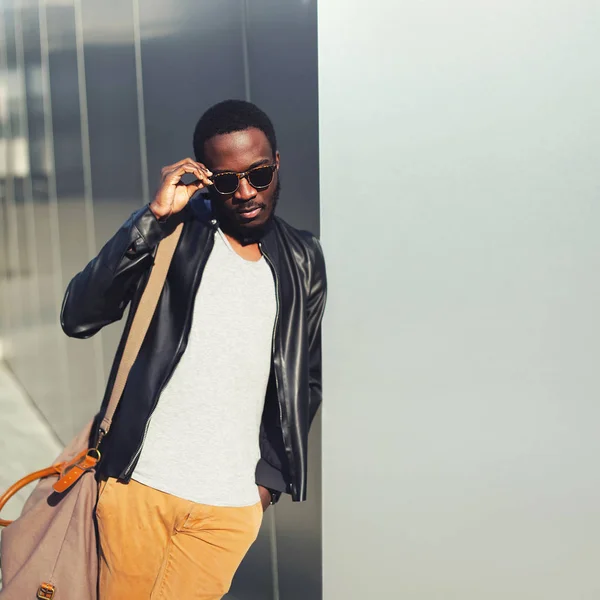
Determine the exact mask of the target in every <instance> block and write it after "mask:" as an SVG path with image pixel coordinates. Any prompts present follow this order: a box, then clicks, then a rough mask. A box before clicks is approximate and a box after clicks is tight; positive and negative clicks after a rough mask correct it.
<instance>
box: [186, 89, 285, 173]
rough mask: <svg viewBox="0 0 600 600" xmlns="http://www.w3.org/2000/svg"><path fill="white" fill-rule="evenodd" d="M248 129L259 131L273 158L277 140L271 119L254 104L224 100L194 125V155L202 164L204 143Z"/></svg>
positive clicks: (212, 107)
mask: <svg viewBox="0 0 600 600" xmlns="http://www.w3.org/2000/svg"><path fill="white" fill-rule="evenodd" d="M250 127H256V129H260V130H261V131H262V132H263V133H264V134H265V135H266V136H267V139H268V140H269V144H271V150H272V151H273V157H275V152H277V138H276V137H275V128H274V127H273V123H272V122H271V119H269V117H268V116H267V115H266V113H265V112H263V111H262V110H261V109H260V108H258V106H256V104H252V102H246V101H245V100H225V101H223V102H219V103H218V104H215V105H214V106H211V107H210V108H209V109H208V110H207V111H206V112H205V113H204V114H203V115H202V116H201V117H200V120H199V121H198V123H197V124H196V129H195V130H194V142H193V143H194V155H195V157H196V160H197V161H198V162H201V163H203V162H204V160H205V159H204V142H206V140H209V139H210V138H212V137H214V136H215V135H221V134H223V133H233V132H234V131H245V130H246V129H250Z"/></svg>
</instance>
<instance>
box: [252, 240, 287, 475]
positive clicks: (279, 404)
mask: <svg viewBox="0 0 600 600" xmlns="http://www.w3.org/2000/svg"><path fill="white" fill-rule="evenodd" d="M258 246H259V248H260V250H261V252H262V255H263V256H264V257H265V260H266V261H267V263H268V264H269V267H270V269H271V272H272V273H273V278H274V279H275V301H276V311H275V326H274V327H273V337H272V339H271V361H273V357H274V355H275V336H276V335H277V330H278V328H279V277H278V276H277V271H276V270H275V266H274V265H273V262H272V261H271V259H270V258H269V255H268V254H267V253H266V252H265V250H264V248H263V245H262V242H259V244H258ZM273 363H274V361H273ZM273 373H274V375H275V392H276V393H277V407H278V408H279V421H280V423H281V435H282V437H283V445H284V446H285V449H286V454H287V450H288V443H287V439H286V435H285V427H284V426H283V409H282V408H281V398H280V394H279V380H278V379H277V367H276V366H275V364H273ZM288 462H289V463H290V464H289V468H290V474H291V475H292V479H293V473H294V467H293V465H292V461H290V460H288Z"/></svg>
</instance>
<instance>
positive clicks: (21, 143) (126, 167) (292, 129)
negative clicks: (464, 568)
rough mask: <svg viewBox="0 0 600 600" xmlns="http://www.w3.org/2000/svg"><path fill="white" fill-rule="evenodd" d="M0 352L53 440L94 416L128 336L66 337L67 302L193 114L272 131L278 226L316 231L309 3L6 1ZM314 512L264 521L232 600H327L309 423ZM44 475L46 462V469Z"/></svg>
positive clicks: (177, 146)
mask: <svg viewBox="0 0 600 600" xmlns="http://www.w3.org/2000/svg"><path fill="white" fill-rule="evenodd" d="M0 7H1V10H0V19H1V20H0V61H1V62H0V66H1V72H0V73H1V74H0V131H1V133H2V138H1V140H0V235H1V239H0V285H1V288H0V342H1V344H2V347H3V349H4V353H5V358H6V360H7V362H8V364H9V366H10V367H11V368H12V369H13V371H14V372H15V374H16V375H17V377H18V378H19V380H20V382H21V384H22V385H23V386H24V388H25V389H26V390H27V392H28V393H29V395H30V396H31V397H32V399H33V401H34V402H35V404H36V405H37V407H38V408H39V409H40V411H41V412H42V413H43V415H44V416H45V417H46V419H47V420H48V422H49V423H50V425H51V427H52V428H53V429H54V430H55V431H56V433H57V435H58V436H59V437H60V439H62V440H63V441H65V442H66V441H68V440H69V439H70V438H71V436H73V434H74V433H75V432H76V431H78V430H79V429H80V428H81V427H82V426H83V425H84V423H85V422H87V421H88V420H89V419H90V418H91V416H92V415H93V414H94V412H95V410H96V409H97V407H98V405H99V402H100V398H101V395H102V391H103V388H104V385H105V382H106V377H107V374H108V370H109V368H110V365H111V361H112V356H113V354H114V351H115V347H116V344H117V340H118V339H119V336H120V332H121V326H120V325H118V324H117V325H114V326H111V327H108V328H107V329H106V330H104V331H103V332H101V334H99V335H97V336H95V337H94V338H93V339H91V340H86V341H78V340H70V339H67V338H66V337H65V336H64V335H63V334H62V332H61V331H60V327H59V325H58V314H59V310H60V304H61V301H62V295H63V293H64V290H65V288H66V285H67V284H68V282H69V280H70V279H71V277H72V276H73V275H74V274H75V273H77V272H78V271H79V270H81V269H82V268H83V267H84V266H85V264H86V262H87V261H88V260H89V259H90V258H91V257H92V256H94V254H95V253H96V252H97V250H98V249H99V248H100V247H101V245H102V244H103V243H104V242H105V241H106V240H107V239H108V238H109V237H110V236H111V235H112V234H113V233H114V231H116V229H117V228H118V227H119V225H120V224H121V223H122V222H123V220H124V219H125V218H126V217H127V216H128V215H129V214H130V213H131V212H133V211H134V210H136V209H137V208H138V207H140V206H142V205H143V204H144V203H145V202H147V201H148V200H149V199H150V197H151V195H152V194H153V192H154V190H155V188H156V184H157V182H158V178H159V173H160V168H161V167H162V166H164V165H166V164H171V163H173V162H176V161H177V160H180V159H181V158H183V157H185V156H189V155H190V154H191V152H192V147H191V146H192V144H191V142H192V132H193V128H194V125H195V123H196V121H197V119H198V118H199V116H200V115H201V113H202V112H203V111H204V110H205V109H206V108H208V107H209V106H210V105H211V104H213V103H215V102H217V101H219V100H223V99H226V98H248V99H251V100H253V101H255V102H256V103H257V104H259V105H260V106H262V107H263V108H264V109H265V110H266V111H267V112H268V113H269V114H270V115H271V117H272V119H273V121H274V123H275V128H276V130H277V133H278V138H279V142H280V151H281V156H282V197H281V204H280V207H281V208H280V212H281V215H282V216H283V217H284V218H286V219H288V220H289V221H290V222H291V223H292V224H294V225H296V226H298V227H301V228H307V229H312V230H313V231H315V232H318V230H319V209H318V126H317V47H316V39H317V21H316V18H317V13H316V3H315V2H314V1H308V2H304V1H303V2H295V1H292V0H285V1H283V2H282V1H280V0H279V1H277V0H220V1H219V2H200V3H199V2H193V1H192V0H185V1H183V0H182V1H179V2H164V1H161V0H126V1H124V0H103V1H102V2H95V1H93V0H40V1H38V0H13V1H12V2H11V1H8V0H4V1H2V0H0ZM310 460H311V466H310V478H311V481H310V492H309V495H310V499H309V501H308V502H307V503H305V504H303V505H301V506H300V505H293V506H292V505H291V502H289V501H288V499H284V500H283V501H282V502H281V503H280V504H279V505H278V506H277V508H276V509H275V510H270V511H269V512H268V513H267V518H266V520H265V524H264V526H263V529H262V531H261V534H260V537H259V540H258V542H257V544H256V545H255V547H254V548H253V550H252V551H251V553H250V554H249V556H248V557H247V559H246V561H245V562H244V564H243V565H242V567H241V569H240V572H239V576H238V577H237V578H236V581H235V583H234V586H233V588H232V593H231V596H230V597H231V598H232V600H235V599H237V600H269V599H273V600H278V599H280V598H281V599H282V600H295V599H298V600H300V599H302V600H304V599H306V598H310V599H311V600H312V599H317V600H318V599H319V598H320V597H321V548H320V506H321V503H320V492H321V481H320V422H319V421H317V423H316V425H315V427H314V430H313V432H312V433H311V457H310ZM42 466H45V465H40V467H42Z"/></svg>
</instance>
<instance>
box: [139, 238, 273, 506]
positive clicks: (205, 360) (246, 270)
mask: <svg viewBox="0 0 600 600" xmlns="http://www.w3.org/2000/svg"><path fill="white" fill-rule="evenodd" d="M276 310H277V301H276V297H275V283H274V279H273V273H272V272H271V269H270V267H269V265H268V263H267V261H266V260H265V259H264V258H263V257H261V259H260V260H259V261H257V262H251V261H247V260H245V259H243V258H242V257H241V256H240V255H239V254H237V253H236V252H235V250H234V249H233V248H232V247H231V245H230V243H229V241H228V240H227V238H226V237H225V235H224V234H223V233H222V232H221V231H220V230H219V231H218V232H217V233H216V234H215V244H214V248H213V250H212V252H211V254H210V256H209V258H208V261H207V263H206V266H205V269H204V273H203V274H202V280H201V282H200V288H199V290H198V294H197V296H196V302H195V306H194V313H193V320H192V327H191V331H190V335H189V339H188V344H187V347H186V350H185V352H184V354H183V356H182V357H181V360H180V362H179V365H178V366H177V368H176V370H175V372H174V373H173V376H172V377H171V380H170V381H169V383H168V384H167V386H166V387H165V389H164V390H163V392H162V394H161V396H160V399H159V401H158V405H157V406H156V409H155V410H154V413H153V415H152V417H151V420H150V423H149V425H148V431H147V434H146V439H145V442H144V445H143V448H142V451H141V454H140V458H139V461H138V464H137V466H136V468H135V471H134V473H133V479H135V480H136V481H139V482H140V483H143V484H145V485H148V486H151V487H153V488H155V489H157V490H161V491H163V492H166V493H169V494H173V495H175V496H178V497H180V498H184V499H186V500H191V501H193V502H198V503H201V504H208V505H212V506H249V505H252V504H256V502H258V501H259V500H260V496H259V494H258V488H257V486H256V483H255V471H256V465H257V462H258V460H259V459H260V448H259V433H260V423H261V419H262V412H263V408H264V401H265V393H266V388H267V383H268V379H269V373H270V368H271V352H272V339H273V327H274V324H275V315H276Z"/></svg>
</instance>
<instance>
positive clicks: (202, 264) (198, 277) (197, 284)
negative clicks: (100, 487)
mask: <svg viewBox="0 0 600 600" xmlns="http://www.w3.org/2000/svg"><path fill="white" fill-rule="evenodd" d="M214 241H215V230H214V229H213V230H212V237H211V239H210V242H211V243H207V244H206V247H205V248H204V251H203V253H202V258H201V259H200V267H199V269H198V271H197V272H196V281H195V282H194V295H193V296H192V298H193V300H192V302H190V306H189V308H188V314H187V315H186V327H185V329H184V333H183V335H182V336H181V338H180V340H179V344H177V350H176V351H175V354H174V355H173V360H172V361H171V364H170V365H169V372H168V373H169V374H168V375H167V376H166V377H165V379H164V381H163V383H162V385H161V386H160V389H159V390H158V394H157V395H156V399H155V401H154V406H153V407H152V412H151V413H150V416H149V417H148V419H147V420H146V426H145V427H144V436H143V437H142V441H141V442H140V445H139V447H138V449H137V450H136V453H135V454H134V456H133V458H132V459H131V460H130V461H129V464H128V465H127V467H125V470H124V471H123V472H122V473H121V476H120V479H123V478H125V477H129V476H131V474H132V472H133V465H134V464H135V462H136V461H137V459H138V457H139V455H140V454H141V452H142V448H143V447H144V442H145V441H146V436H147V435H148V427H149V426H150V421H151V419H152V415H153V414H154V411H155V410H156V407H157V405H158V400H159V398H160V395H161V394H162V391H163V390H164V389H165V387H166V386H167V384H168V383H169V381H171V377H172V376H173V373H174V372H175V368H174V363H175V360H176V358H177V356H178V355H179V351H180V350H181V345H182V344H183V339H184V337H185V336H186V335H187V333H189V331H190V329H191V328H192V321H193V320H194V305H195V299H196V295H197V294H198V288H199V287H200V280H201V279H202V277H201V275H202V273H204V267H205V266H206V261H205V258H206V255H207V251H208V246H210V249H211V250H212V247H213V245H214Z"/></svg>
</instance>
